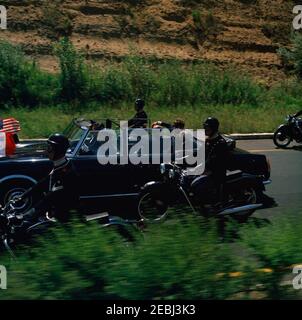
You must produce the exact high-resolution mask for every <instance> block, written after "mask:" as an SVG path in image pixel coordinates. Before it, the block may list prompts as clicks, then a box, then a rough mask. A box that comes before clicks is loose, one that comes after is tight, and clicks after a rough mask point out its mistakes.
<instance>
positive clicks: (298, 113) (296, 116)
mask: <svg viewBox="0 0 302 320" xmlns="http://www.w3.org/2000/svg"><path fill="white" fill-rule="evenodd" d="M300 116H302V110H301V111H299V112H297V113H296V114H295V115H294V117H295V118H298V117H300ZM300 122H301V121H300V120H299V122H298V123H300ZM297 127H298V128H299V130H300V133H301V134H302V126H301V125H297Z"/></svg>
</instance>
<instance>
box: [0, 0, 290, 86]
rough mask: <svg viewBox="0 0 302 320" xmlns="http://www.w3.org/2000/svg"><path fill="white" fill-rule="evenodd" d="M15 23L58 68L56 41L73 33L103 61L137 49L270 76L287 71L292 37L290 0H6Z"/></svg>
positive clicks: (16, 38) (5, 34) (27, 44)
mask: <svg viewBox="0 0 302 320" xmlns="http://www.w3.org/2000/svg"><path fill="white" fill-rule="evenodd" d="M0 2H1V4H4V5H6V7H7V9H8V30H7V31H2V30H1V31H0V38H4V39H8V40H9V41H11V42H13V43H18V44H21V45H22V46H23V47H24V49H25V51H26V52H27V53H28V54H30V55H32V56H35V57H36V59H37V60H38V62H39V63H40V64H41V66H42V68H44V69H47V70H49V71H56V70H57V68H58V65H57V62H56V59H55V58H54V57H53V56H52V46H53V43H54V41H55V40H56V39H58V38H59V37H60V36H62V35H68V36H70V38H71V39H72V41H73V42H74V44H75V45H76V46H77V47H78V48H81V49H82V50H84V51H85V53H86V56H87V59H93V60H96V61H98V62H100V63H102V61H104V59H107V58H110V59H111V58H114V59H120V58H122V57H124V56H125V55H127V54H129V52H131V51H133V52H135V53H139V54H142V55H144V56H156V57H158V58H177V59H182V60H184V61H190V60H206V61H211V62H214V63H215V64H218V65H221V66H222V67H226V66H229V65H231V64H235V65H237V66H238V67H239V68H241V69H243V70H244V71H245V72H247V73H249V74H250V75H252V76H253V77H255V78H256V79H258V80H259V81H263V82H265V83H267V84H269V83H272V82H275V81H279V80H281V79H283V78H284V77H285V75H284V73H283V70H282V66H281V63H280V60H279V57H278V55H277V54H276V49H278V47H280V46H284V45H287V44H288V42H289V36H290V29H291V23H292V19H293V14H292V8H293V6H294V4H293V3H291V1H286V0H274V1H270V0H198V1H197V0H124V1H117V0H108V1H106V0H84V1H81V0H53V1H45V0H44V1H43V0H22V1H21V0H2V1H0Z"/></svg>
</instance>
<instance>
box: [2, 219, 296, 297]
mask: <svg viewBox="0 0 302 320" xmlns="http://www.w3.org/2000/svg"><path fill="white" fill-rule="evenodd" d="M297 220H299V221H297ZM300 220H301V218H299V217H298V216H295V217H294V216H292V217H289V218H286V219H280V220H278V221H276V222H275V223H273V224H262V226H261V227H259V224H258V225H256V224H255V223H254V222H253V220H252V222H251V223H250V224H248V225H245V226H238V225H235V224H231V226H232V228H231V229H232V230H234V227H235V229H238V230H239V231H238V232H237V236H236V237H235V240H234V238H233V239H232V237H230V236H227V237H226V238H225V239H224V240H223V241H222V240H221V238H220V236H219V234H218V232H217V228H216V224H215V223H214V222H213V221H212V222H211V221H210V222H209V221H207V222H205V221H203V220H202V219H200V218H197V217H192V216H190V215H184V216H180V217H178V218H173V219H171V220H168V221H167V222H165V223H164V224H160V225H153V226H150V227H149V228H148V229H147V230H146V231H145V233H144V234H142V233H141V232H139V231H135V232H134V233H133V236H134V238H135V239H136V240H135V241H134V242H126V241H125V239H124V238H122V237H121V236H120V235H119V234H118V233H117V232H115V231H114V230H111V229H101V228H100V226H99V225H98V224H95V223H91V224H81V223H79V222H76V221H75V222H73V223H71V224H69V225H65V226H59V227H57V228H56V229H54V230H52V231H50V232H49V233H48V234H47V235H46V236H45V237H43V238H39V239H38V240H37V244H36V245H34V246H31V247H30V248H29V247H28V248H22V249H20V250H19V259H18V262H17V263H12V262H10V261H9V258H8V257H7V256H6V255H2V256H1V264H5V265H6V266H7V268H8V290H6V291H4V290H2V291H0V297H1V299H84V300H85V299H251V298H257V299H260V298H274V299H276V298H277V299H280V298H297V297H298V294H299V292H298V291H296V290H294V289H293V288H292V286H283V285H282V282H283V281H284V279H286V277H290V279H291V280H292V278H293V275H292V270H291V269H286V267H288V266H290V265H291V264H295V263H296V264H297V263H301V262H302V254H301V251H299V250H297V247H296V246H297V243H299V242H298V241H299V236H300V234H301V231H302V223H301V221H300ZM299 222H300V223H299ZM229 234H232V232H229ZM226 239H227V240H226ZM261 268H265V270H266V271H262V272H260V271H259V270H258V269H261ZM270 269H271V270H270ZM287 280H288V279H287ZM259 284H261V286H260V287H259Z"/></svg>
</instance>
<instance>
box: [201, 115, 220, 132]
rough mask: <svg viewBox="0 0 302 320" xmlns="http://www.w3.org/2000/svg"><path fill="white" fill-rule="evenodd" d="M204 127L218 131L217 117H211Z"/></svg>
mask: <svg viewBox="0 0 302 320" xmlns="http://www.w3.org/2000/svg"><path fill="white" fill-rule="evenodd" d="M203 127H204V129H211V130H213V131H214V132H217V131H218V129H219V121H218V119H216V118H213V117H209V118H207V119H206V121H205V122H204V123H203Z"/></svg>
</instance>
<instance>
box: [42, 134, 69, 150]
mask: <svg viewBox="0 0 302 320" xmlns="http://www.w3.org/2000/svg"><path fill="white" fill-rule="evenodd" d="M47 144H48V146H49V147H51V148H52V150H54V152H55V153H56V154H57V155H65V153H66V151H67V149H68V148H69V147H70V144H69V141H68V139H67V138H66V137H65V136H64V135H62V134H60V133H56V134H52V135H51V136H50V137H49V138H48V140H47Z"/></svg>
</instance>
